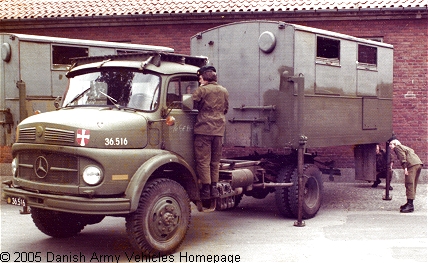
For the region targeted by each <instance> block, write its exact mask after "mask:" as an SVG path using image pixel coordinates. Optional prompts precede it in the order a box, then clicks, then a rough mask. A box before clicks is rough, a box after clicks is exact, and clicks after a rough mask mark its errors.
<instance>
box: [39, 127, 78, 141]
mask: <svg viewBox="0 0 428 263" xmlns="http://www.w3.org/2000/svg"><path fill="white" fill-rule="evenodd" d="M74 136H75V135H74V131H66V130H60V129H53V128H46V130H45V140H46V141H55V142H67V143H74Z"/></svg>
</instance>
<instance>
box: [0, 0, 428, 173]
mask: <svg viewBox="0 0 428 263" xmlns="http://www.w3.org/2000/svg"><path fill="white" fill-rule="evenodd" d="M427 14H428V4H427V1H426V0H415V1H404V0H392V1H389V0H388V1H386V0H373V1H349V0H344V1H338V0H333V1H327V0H321V1H313V2H310V1H303V0H293V1H291V0H279V1H274V0H211V1H194V0H175V1H166V0H146V1H138V0H64V1H51V0H25V1H24V0H1V1H0V32H8V33H25V34H33V35H45V36H57V37H68V38H81V39H92V40H104V41H115V42H127V43H138V44H149V45H161V46H168V47H172V48H174V49H175V52H177V53H184V54H188V53H189V51H190V37H191V36H193V35H195V34H197V33H198V32H200V31H203V30H206V29H208V28H211V27H214V26H218V25H221V24H225V23H230V22H236V21H243V20H255V19H258V20H275V21H284V22H287V23H294V24H301V25H306V26H311V27H316V28H321V29H326V30H331V31H335V32H339V33H344V34H349V35H352V36H356V37H362V38H371V39H378V40H380V41H383V42H386V43H388V44H392V45H394V98H393V106H394V112H393V130H394V132H395V134H396V136H397V137H398V139H399V140H400V141H401V142H402V143H403V144H405V145H408V146H410V147H412V148H413V149H415V151H416V152H417V154H418V155H419V156H420V157H421V159H422V161H423V162H424V163H428V117H427V116H428V100H427V97H428V86H427V79H428V45H427V43H428V26H427V25H428V20H427ZM323 151H324V150H323ZM225 154H227V153H225ZM324 154H325V155H327V157H328V156H330V155H333V157H334V159H338V158H339V162H338V163H337V164H338V165H339V166H340V167H352V166H353V158H348V157H349V155H352V148H350V147H339V148H335V149H328V150H327V151H326V152H325V153H324ZM341 156H343V158H340V157H341ZM5 161H10V150H9V148H7V147H6V148H5V147H2V148H1V155H0V162H5Z"/></svg>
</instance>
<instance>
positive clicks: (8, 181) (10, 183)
mask: <svg viewBox="0 0 428 263" xmlns="http://www.w3.org/2000/svg"><path fill="white" fill-rule="evenodd" d="M2 184H5V185H7V186H8V187H9V188H12V184H13V183H12V180H6V181H3V182H2Z"/></svg>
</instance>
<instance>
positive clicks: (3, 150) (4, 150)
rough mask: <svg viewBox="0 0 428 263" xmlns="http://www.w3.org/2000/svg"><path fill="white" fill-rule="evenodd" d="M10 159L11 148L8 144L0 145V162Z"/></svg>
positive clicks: (7, 161) (8, 161)
mask: <svg viewBox="0 0 428 263" xmlns="http://www.w3.org/2000/svg"><path fill="white" fill-rule="evenodd" d="M11 161H12V149H11V147H9V146H0V163H10V162H11Z"/></svg>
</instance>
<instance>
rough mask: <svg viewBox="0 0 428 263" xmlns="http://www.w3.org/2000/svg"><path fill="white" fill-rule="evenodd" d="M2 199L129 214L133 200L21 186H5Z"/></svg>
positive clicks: (72, 210)
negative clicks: (55, 193)
mask: <svg viewBox="0 0 428 263" xmlns="http://www.w3.org/2000/svg"><path fill="white" fill-rule="evenodd" d="M2 190H3V192H2V199H4V200H6V199H7V198H8V197H20V198H23V199H25V200H26V205H27V206H30V207H37V208H43V209H49V210H55V211H61V212H68V213H75V214H90V215H121V214H129V213H130V210H131V200H130V199H127V198H87V197H77V196H65V195H53V194H40V193H34V192H30V191H27V190H23V189H20V188H13V187H9V188H8V187H5V188H3V189H2Z"/></svg>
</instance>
